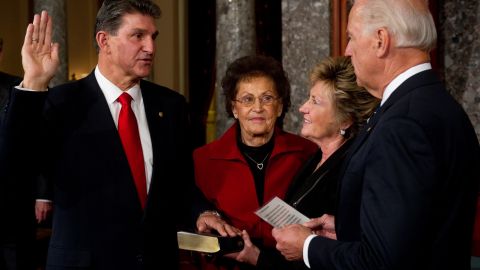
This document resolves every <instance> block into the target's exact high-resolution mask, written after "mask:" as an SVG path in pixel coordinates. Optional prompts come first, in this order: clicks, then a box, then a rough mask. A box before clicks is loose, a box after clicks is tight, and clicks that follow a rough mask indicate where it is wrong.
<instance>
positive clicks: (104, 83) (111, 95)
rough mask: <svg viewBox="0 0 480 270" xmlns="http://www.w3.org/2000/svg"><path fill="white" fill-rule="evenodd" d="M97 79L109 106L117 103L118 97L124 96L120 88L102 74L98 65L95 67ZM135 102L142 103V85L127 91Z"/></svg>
mask: <svg viewBox="0 0 480 270" xmlns="http://www.w3.org/2000/svg"><path fill="white" fill-rule="evenodd" d="M95 78H96V79H97V82H98V85H99V86H100V89H101V90H102V92H103V95H104V96H105V99H106V100H107V103H108V104H111V103H113V102H115V101H116V100H117V99H118V97H119V96H120V95H121V94H123V92H124V91H122V90H121V89H120V88H118V86H116V85H115V84H113V83H112V82H111V81H110V80H108V79H107V78H106V77H105V76H103V74H102V73H101V72H100V69H99V68H98V65H97V66H96V67H95ZM126 92H127V93H128V94H129V95H130V96H132V99H133V100H134V101H137V102H138V101H140V100H141V98H142V95H141V93H140V84H138V83H137V84H135V85H134V86H132V87H131V88H130V89H128V90H127V91H126Z"/></svg>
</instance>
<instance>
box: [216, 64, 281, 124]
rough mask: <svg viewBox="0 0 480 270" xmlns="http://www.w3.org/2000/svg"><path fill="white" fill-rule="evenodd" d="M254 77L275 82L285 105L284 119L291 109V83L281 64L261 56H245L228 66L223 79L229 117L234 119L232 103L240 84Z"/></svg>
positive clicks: (276, 89)
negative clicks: (265, 78) (266, 78)
mask: <svg viewBox="0 0 480 270" xmlns="http://www.w3.org/2000/svg"><path fill="white" fill-rule="evenodd" d="M254 77H268V78H270V79H271V80H272V81H273V83H274V84H275V91H276V92H277V94H278V97H279V98H280V100H281V102H282V104H283V110H282V115H280V117H279V119H280V120H281V119H283V117H284V116H285V113H286V112H287V111H288V108H289V107H290V82H289V81H288V78H287V75H286V73H285V71H284V70H283V67H282V64H280V62H278V61H277V60H275V59H274V58H272V57H269V56H261V55H250V56H244V57H241V58H238V59H237V60H235V61H234V62H233V63H231V64H230V65H229V66H228V68H227V71H226V72H225V76H224V77H223V79H222V89H223V94H224V95H225V110H226V111H227V114H228V116H230V117H233V112H232V102H233V101H234V100H235V97H236V95H237V91H238V89H237V86H238V83H239V82H240V81H243V80H245V79H250V78H254Z"/></svg>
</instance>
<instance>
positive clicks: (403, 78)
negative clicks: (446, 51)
mask: <svg viewBox="0 0 480 270" xmlns="http://www.w3.org/2000/svg"><path fill="white" fill-rule="evenodd" d="M428 69H432V65H431V64H430V63H423V64H420V65H416V66H414V67H411V68H409V69H407V70H406V71H404V72H403V73H401V74H400V75H398V76H397V77H396V78H395V79H393V81H391V82H390V83H389V84H388V85H387V87H386V88H385V91H384V92H383V97H382V102H381V103H380V106H382V105H383V104H384V103H385V101H387V99H388V98H389V97H390V95H391V94H392V93H393V92H394V91H395V89H397V88H398V87H399V86H400V85H401V84H402V83H403V82H405V81H406V80H407V79H408V78H410V77H412V76H413V75H415V74H417V73H420V72H422V71H425V70H428Z"/></svg>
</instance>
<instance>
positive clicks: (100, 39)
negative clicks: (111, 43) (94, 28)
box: [95, 31, 108, 51]
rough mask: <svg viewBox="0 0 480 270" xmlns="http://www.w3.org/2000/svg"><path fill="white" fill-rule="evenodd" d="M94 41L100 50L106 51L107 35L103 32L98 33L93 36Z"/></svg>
mask: <svg viewBox="0 0 480 270" xmlns="http://www.w3.org/2000/svg"><path fill="white" fill-rule="evenodd" d="M95 39H96V41H97V45H98V47H99V48H100V50H102V51H105V50H107V49H108V33H107V32H105V31H98V33H97V34H96V35H95Z"/></svg>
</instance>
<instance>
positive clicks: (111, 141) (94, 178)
mask: <svg viewBox="0 0 480 270" xmlns="http://www.w3.org/2000/svg"><path fill="white" fill-rule="evenodd" d="M140 87H141V89H142V95H143V99H144V104H145V111H146V116H147V121H148V126H149V129H150V135H151V140H152V147H153V174H152V180H151V184H150V189H149V193H148V201H147V204H146V208H145V211H143V210H142V209H141V206H140V202H139V200H138V197H137V193H136V189H135V184H134V182H133V179H132V176H131V172H130V168H129V165H128V162H127V159H126V156H125V153H124V151H123V148H122V144H121V141H120V137H119V135H118V131H117V129H116V127H115V124H114V121H113V119H112V116H111V113H110V111H109V109H108V105H107V103H106V100H105V97H104V95H103V93H102V92H101V90H100V87H99V86H98V84H97V81H96V79H95V76H94V74H93V73H91V74H90V75H89V76H88V77H86V78H85V79H81V80H79V81H76V82H73V83H69V84H65V85H62V86H58V87H55V88H53V89H51V90H49V91H48V94H47V93H35V92H26V91H19V90H14V91H13V92H12V101H11V103H10V106H9V109H8V113H7V118H6V122H5V125H6V127H4V128H3V130H4V136H3V137H4V145H2V147H3V146H7V145H8V148H6V149H7V150H6V151H5V152H6V154H4V156H7V157H8V164H9V168H8V171H9V175H8V177H11V178H18V177H19V176H20V175H22V174H26V173H28V171H26V170H29V171H38V170H40V171H42V172H43V173H44V175H45V176H46V177H48V178H51V179H53V182H54V206H55V213H54V217H53V234H52V237H51V242H50V247H49V251H48V259H47V269H67V268H68V269H70V267H72V268H75V267H76V269H77V268H79V269H102V270H103V269H112V270H113V269H129V270H130V269H162V265H177V263H178V259H177V253H178V249H177V242H176V229H177V228H176V223H177V222H178V221H179V214H180V213H181V214H185V213H186V212H185V210H184V208H182V207H181V206H183V205H182V203H186V198H188V192H189V190H188V187H189V185H188V183H187V181H190V180H191V169H190V168H191V155H190V147H189V143H188V142H189V140H188V139H187V138H186V136H187V134H188V133H187V114H186V104H185V100H184V98H183V97H182V96H181V95H179V94H178V93H176V92H174V91H171V90H169V89H167V88H164V87H161V86H158V85H155V84H153V83H150V82H147V81H141V83H140ZM12 149H15V152H13V151H12ZM28 151H30V152H32V153H36V154H35V155H32V154H29V155H26V154H24V153H27V152H28ZM37 164H38V165H39V166H38V165H37ZM0 166H1V165H0ZM18 179H20V178H18ZM180 187H181V189H180ZM142 265H143V266H142ZM173 269H175V267H173Z"/></svg>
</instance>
